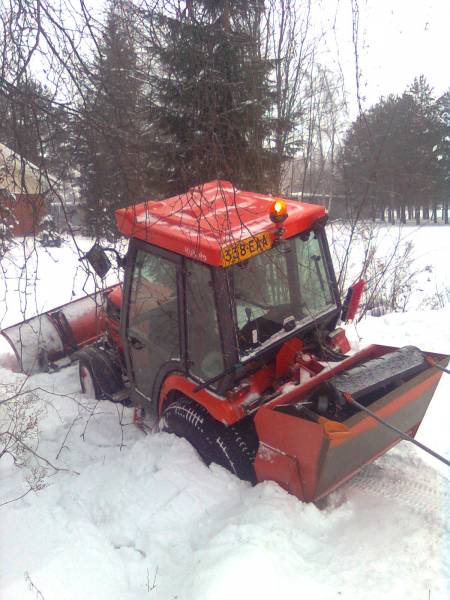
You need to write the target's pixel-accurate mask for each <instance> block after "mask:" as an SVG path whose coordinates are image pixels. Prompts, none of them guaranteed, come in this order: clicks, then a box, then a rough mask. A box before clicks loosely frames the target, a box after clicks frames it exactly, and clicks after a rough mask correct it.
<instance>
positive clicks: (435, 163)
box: [0, 0, 450, 237]
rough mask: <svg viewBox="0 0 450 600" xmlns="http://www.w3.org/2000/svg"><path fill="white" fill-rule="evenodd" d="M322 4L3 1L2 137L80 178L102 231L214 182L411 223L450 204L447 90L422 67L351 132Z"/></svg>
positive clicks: (280, 0) (95, 228)
mask: <svg viewBox="0 0 450 600" xmlns="http://www.w3.org/2000/svg"><path fill="white" fill-rule="evenodd" d="M312 9H313V3H312V0H245V1H244V0H215V1H212V0H186V1H184V2H181V1H178V0H109V1H108V2H107V3H106V5H105V6H104V8H103V9H102V11H100V12H96V11H93V10H89V8H88V7H87V6H86V4H85V2H84V1H83V0H79V2H77V1H75V2H71V3H70V5H69V4H68V3H67V0H40V2H39V3H36V2H35V0H21V2H20V3H19V4H17V5H16V4H15V3H10V4H9V5H8V6H6V5H4V6H3V8H1V9H0V34H1V37H0V39H1V40H2V43H3V47H2V52H1V53H0V141H1V142H2V143H4V144H6V145H7V146H8V147H9V148H11V149H13V150H15V151H16V152H18V153H19V154H20V155H21V156H23V157H24V158H25V159H27V160H30V161H31V162H33V163H34V164H35V165H37V166H38V167H39V168H40V169H42V170H43V172H46V173H50V174H52V175H54V176H55V177H57V178H59V179H62V180H64V181H66V182H70V183H72V185H73V187H74V189H75V190H76V192H77V193H78V194H79V196H80V197H81V198H82V200H83V202H84V205H85V207H86V212H87V224H88V226H89V232H90V233H91V234H94V235H97V236H103V235H106V236H108V237H113V236H114V232H115V224H114V210H115V209H116V208H117V207H122V206H127V205H130V204H132V203H135V202H136V201H139V200H142V199H144V198H154V199H157V198H161V197H164V196H167V195H170V194H176V193H178V192H181V191H184V190H186V189H187V188H188V187H190V186H192V185H195V184H198V183H201V182H204V181H208V180H211V179H214V178H222V179H226V180H231V181H232V182H233V183H234V184H235V185H237V186H239V187H241V188H248V189H253V190H256V191H268V192H273V193H292V192H296V193H297V194H298V193H300V195H301V194H302V193H304V194H305V198H306V199H308V200H310V199H311V195H314V194H318V195H320V194H322V195H323V196H326V197H327V198H329V199H330V200H329V202H331V199H333V209H332V212H335V211H336V212H337V213H339V214H343V213H344V212H345V213H346V214H349V213H350V214H351V215H353V216H355V215H356V217H376V218H384V219H389V218H390V219H392V218H393V215H394V211H396V212H398V215H399V216H398V218H399V219H400V220H403V221H404V220H405V219H406V218H407V217H410V216H411V214H414V215H415V216H416V215H419V213H418V209H419V208H420V209H422V210H425V211H428V216H430V215H431V216H432V215H435V216H436V215H437V211H438V207H442V206H444V207H445V214H446V215H447V214H448V210H447V207H448V183H449V182H448V172H449V161H450V159H449V155H450V152H449V96H448V94H447V95H445V96H444V97H442V98H438V99H435V98H434V97H433V94H432V91H431V90H430V88H429V86H428V85H427V83H426V81H425V80H424V78H420V79H419V80H417V81H416V82H414V85H413V86H412V87H411V88H410V89H408V90H407V91H406V92H405V93H404V94H403V95H402V96H400V97H394V96H392V97H391V96H390V97H388V98H386V99H382V100H380V102H379V103H378V104H377V105H375V106H374V107H372V108H371V109H370V110H369V111H367V112H366V113H362V114H360V116H359V117H358V119H357V120H356V121H355V122H354V123H353V124H352V125H351V127H350V129H348V131H347V132H346V133H345V129H346V127H345V122H346V110H345V101H344V94H343V91H342V85H341V84H342V82H341V81H340V79H339V77H338V76H336V75H335V74H333V73H330V71H329V70H327V69H325V68H324V67H323V66H322V65H320V64H319V63H318V62H317V60H316V56H317V54H318V53H317V49H318V47H319V45H320V44H322V40H321V39H320V37H317V36H316V33H315V29H314V28H313V27H312V25H311V23H312V19H311V11H312ZM0 179H1V173H0ZM1 187H2V185H1V181H0V188H1ZM61 201H63V198H61ZM433 211H434V212H433ZM426 215H427V212H425V216H426ZM417 218H418V217H417Z"/></svg>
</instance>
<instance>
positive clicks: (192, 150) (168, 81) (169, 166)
mask: <svg viewBox="0 0 450 600" xmlns="http://www.w3.org/2000/svg"><path fill="white" fill-rule="evenodd" d="M262 5H263V3H262V2H261V1H259V0H257V1H253V2H244V1H242V0H241V1H238V0H220V1H216V2H212V1H202V2H200V1H199V2H194V1H192V2H189V3H187V7H186V10H185V11H183V12H181V13H179V14H177V15H174V16H170V17H169V16H167V15H162V14H160V15H159V16H158V23H157V25H158V27H159V28H160V31H163V37H162V40H161V43H160V44H159V47H158V48H157V49H156V55H157V61H158V72H157V74H156V76H155V79H154V92H155V93H156V96H155V97H154V98H152V102H151V106H150V121H152V122H154V123H155V127H156V131H157V132H158V137H159V145H158V148H157V152H156V153H151V157H152V159H151V162H152V164H153V165H154V167H155V175H156V176H157V177H158V180H159V188H160V191H161V192H162V193H164V194H167V193H178V192H181V191H184V190H186V188H187V187H190V186H191V185H195V184H199V183H202V182H205V181H208V180H211V179H215V178H222V179H226V180H230V181H232V182H233V183H234V184H235V185H237V186H239V187H241V188H250V189H254V190H258V189H259V190H267V189H270V187H271V182H272V180H273V172H274V169H277V168H279V165H278V164H277V161H276V158H275V154H274V152H273V150H272V149H271V148H270V145H269V139H270V136H271V133H272V131H273V127H274V124H273V122H272V121H271V120H270V119H269V118H268V114H269V111H270V108H271V105H272V102H273V94H272V90H271V87H270V83H269V73H270V70H271V68H272V65H271V64H270V63H269V62H268V61H264V60H262V59H261V58H260V48H259V33H258V32H259V27H260V19H261V11H262Z"/></svg>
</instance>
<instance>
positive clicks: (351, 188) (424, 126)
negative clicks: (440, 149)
mask: <svg viewBox="0 0 450 600" xmlns="http://www.w3.org/2000/svg"><path fill="white" fill-rule="evenodd" d="M441 137H442V124H441V123H440V121H439V118H438V108H437V103H436V101H435V100H434V98H433V96H432V91H431V89H430V88H429V86H428V84H427V83H426V80H425V78H423V77H421V78H420V79H418V80H417V79H416V80H415V81H414V83H413V85H412V86H411V87H410V88H409V89H408V90H406V91H405V92H404V93H403V94H402V96H400V97H398V96H389V97H388V98H386V99H383V98H382V99H381V100H380V101H379V102H378V103H377V104H376V105H375V106H373V107H372V108H371V109H369V110H368V111H367V113H365V114H362V115H360V116H359V117H358V118H357V120H356V121H355V122H354V123H353V125H352V126H351V128H350V129H349V131H348V133H347V135H346V138H345V141H344V145H343V150H342V153H341V156H340V167H341V174H342V180H343V184H344V189H345V194H346V197H347V198H348V201H349V203H350V205H351V207H352V208H353V210H356V211H358V212H361V211H362V214H371V215H373V216H375V215H378V214H383V213H384V209H385V207H388V209H389V210H392V209H397V210H398V212H399V214H400V218H401V220H402V221H405V220H406V214H407V209H408V208H409V209H411V207H420V206H426V207H428V206H432V207H435V206H436V205H437V203H438V202H441V201H442V198H443V195H444V178H445V176H444V169H443V165H442V164H440V163H439V161H438V160H437V157H436V154H435V152H434V151H433V148H435V146H436V145H437V144H438V142H439V140H440V139H441ZM410 213H412V210H410Z"/></svg>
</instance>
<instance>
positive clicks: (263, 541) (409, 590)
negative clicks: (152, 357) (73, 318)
mask: <svg viewBox="0 0 450 600" xmlns="http://www.w3.org/2000/svg"><path fill="white" fill-rule="evenodd" d="M408 235H412V236H413V240H414V241H415V242H416V248H417V247H418V244H420V252H421V253H422V258H423V260H424V262H425V263H426V264H428V262H429V263H430V264H432V265H433V271H432V274H433V275H435V276H436V278H437V280H438V281H439V282H440V283H439V285H441V284H443V285H444V286H447V288H450V273H449V267H448V263H447V261H448V256H450V229H449V228H443V227H440V228H433V227H430V228H422V229H421V230H420V231H419V232H418V233H417V232H416V235H415V236H414V235H413V234H412V233H411V232H410V231H408ZM416 240H417V241H416ZM79 243H80V246H82V247H83V251H84V250H86V249H87V248H88V246H89V243H88V240H81V241H79ZM19 250H20V248H19V249H16V251H17V252H18V251H19ZM35 259H36V257H33V258H31V259H30V261H31V260H35ZM419 260H420V257H419ZM77 266H78V262H77V255H76V253H74V251H73V247H72V246H69V245H65V246H63V247H62V248H61V249H57V248H55V249H50V250H49V251H48V252H47V251H45V250H41V249H39V252H38V263H37V270H36V271H35V274H33V272H32V273H30V277H29V279H28V281H30V282H31V283H30V286H29V288H28V291H29V293H30V296H29V297H28V306H27V308H28V310H29V311H31V312H29V313H27V316H30V315H31V314H32V312H33V310H34V308H37V309H39V310H41V309H42V308H43V307H45V308H51V307H52V306H55V305H58V304H61V303H64V302H67V301H69V300H70V297H71V295H72V290H73V292H74V295H79V294H80V285H81V286H82V285H83V282H84V279H85V277H86V276H85V275H84V274H82V273H81V272H80V271H79V272H78V279H77V278H75V277H74V275H75V272H76V268H77ZM8 268H9V274H10V275H9V276H10V277H11V279H8V280H7V283H8V289H7V292H6V296H7V300H8V304H7V313H6V316H5V317H4V320H3V322H2V326H5V325H6V324H11V323H13V322H15V321H17V320H19V319H21V318H22V317H21V313H22V312H23V311H22V308H23V307H24V305H23V299H24V298H23V294H22V295H20V294H19V293H18V292H17V288H18V286H17V283H16V281H15V279H14V277H13V274H14V269H15V268H16V267H13V265H12V263H9V266H8ZM16 274H17V273H16ZM74 282H75V283H74ZM35 283H36V285H35ZM427 283H429V284H430V289H431V288H432V287H433V286H434V284H435V282H434V281H430V282H427ZM21 285H22V286H23V285H24V284H23V283H22V284H21ZM88 285H91V284H88ZM85 287H86V286H85ZM20 289H22V291H24V288H23V287H22V288H20ZM88 291H91V289H89V290H88ZM0 298H2V292H1V291H0ZM20 302H22V304H20ZM0 310H1V308H0ZM449 323H450V307H449V306H448V305H447V306H446V307H445V308H442V309H440V310H439V311H430V310H428V311H425V310H421V311H416V312H414V313H401V314H394V315H385V316H383V317H379V318H375V317H369V318H367V319H365V320H364V321H362V322H361V323H360V324H359V325H358V326H357V328H356V329H355V328H351V330H350V331H349V334H350V335H351V337H352V338H353V340H354V341H355V343H357V344H360V345H365V344H366V343H369V342H370V341H375V342H377V341H378V342H380V341H382V342H383V343H391V344H393V345H404V344H407V343H408V344H409V343H413V344H414V345H418V346H420V347H423V348H424V349H427V350H435V351H438V352H448V353H450V331H449ZM22 384H23V389H22V391H23V390H25V389H28V390H34V391H32V392H30V394H31V395H32V397H30V398H29V401H30V403H31V405H32V406H35V407H36V410H38V411H39V412H40V413H41V415H40V418H39V445H38V447H37V451H38V453H39V455H40V456H42V457H44V458H45V459H46V460H47V461H49V463H51V465H53V466H54V467H57V468H58V469H60V470H59V471H55V470H54V469H53V467H52V466H51V465H50V464H45V463H44V466H45V467H46V471H47V473H46V475H45V476H44V478H43V479H42V481H43V482H45V484H46V485H45V487H43V489H41V490H40V491H39V492H38V493H35V492H30V493H28V494H26V495H25V496H24V497H23V498H22V499H20V500H17V501H15V502H10V503H8V504H5V505H3V506H0V597H1V598H2V600H3V599H5V600H26V599H27V598H30V599H33V598H40V599H41V600H42V598H44V599H45V600H54V599H55V600H56V599H57V600H61V599H64V600H85V599H87V598H89V599H91V598H92V599H93V600H103V599H105V600H116V599H117V600H119V599H120V600H141V599H142V600H143V599H144V598H154V599H156V600H175V599H176V600H221V599H225V598H227V599H229V598H233V599H236V600H241V599H242V600H243V599H245V600H248V599H249V598H250V599H252V598H255V599H258V600H265V599H270V600H273V598H280V599H283V600H291V599H292V600H294V599H295V600H299V599H301V598H304V597H305V598H306V597H314V598H317V599H318V600H328V599H341V598H342V599H347V600H356V599H358V600H365V599H371V600H372V599H373V600H384V599H392V600H394V599H395V600H399V599H400V600H401V599H403V598H404V599H408V600H416V599H417V600H447V598H448V597H449V592H450V589H449V581H450V577H449V576H450V564H449V563H450V561H449V557H450V542H449V540H450V513H449V510H450V486H449V479H450V478H449V474H448V471H447V470H446V469H445V468H441V465H440V464H439V463H437V461H435V460H434V459H432V458H431V457H428V456H427V455H424V454H423V453H421V451H420V450H418V449H416V448H415V447H411V446H410V445H408V444H406V443H401V444H399V445H398V446H397V447H396V448H394V449H393V450H391V451H390V452H389V453H388V454H386V455H385V456H384V457H382V458H381V459H379V460H378V461H377V462H376V463H374V464H373V465H370V466H369V467H367V468H365V469H364V470H363V471H362V472H361V474H360V475H358V476H357V477H355V478H354V479H353V480H352V481H351V482H349V483H348V484H346V485H344V486H342V487H341V488H340V489H339V490H338V491H337V492H335V493H334V494H332V495H331V496H330V497H329V498H328V501H327V502H326V504H325V506H324V507H321V509H319V508H317V507H316V506H314V505H312V504H304V503H301V502H299V501H298V500H296V499H295V498H294V497H292V496H290V495H289V494H287V493H286V492H284V491H283V490H281V489H280V488H279V487H278V486H277V485H276V484H274V483H270V482H267V483H264V484H259V485H257V486H255V487H251V486H250V484H247V483H245V482H242V481H240V480H238V479H236V478H235V477H233V476H232V475H231V474H230V473H228V472H227V471H225V470H224V469H222V468H220V467H218V466H216V465H212V466H211V467H209V468H208V467H206V466H205V465H204V464H203V463H202V462H201V461H200V459H199V458H198V456H197V455H196V453H195V451H194V450H193V449H192V448H191V447H190V446H189V444H188V443H187V442H185V441H183V440H181V439H178V438H176V437H175V436H172V435H168V434H164V433H158V434H149V435H145V434H144V433H143V432H142V431H141V430H139V429H137V428H135V427H134V426H133V425H132V424H131V420H132V415H131V410H130V409H126V408H125V409H124V408H122V407H118V406H117V405H113V404H111V403H108V402H102V403H96V402H95V401H94V400H92V399H90V398H86V397H85V396H84V395H83V394H81V393H80V387H79V382H78V377H77V371H76V368H75V367H71V368H69V369H65V370H63V371H61V372H59V373H56V374H53V375H49V374H36V375H33V376H32V377H30V378H29V379H28V380H25V377H24V376H23V375H19V374H14V373H12V372H10V371H6V370H4V369H2V370H0V400H1V398H2V397H3V398H5V397H8V396H9V395H10V394H11V393H12V392H13V391H17V390H18V389H19V387H20V386H21V385H22ZM20 398H21V399H23V402H26V401H27V397H26V396H25V397H24V396H20ZM449 401H450V377H449V376H448V375H446V374H444V375H443V377H442V380H441V383H440V385H439V387H438V389H437V391H436V394H435V397H434V399H433V402H432V404H431V406H430V409H429V411H428V413H427V416H426V418H425V420H424V422H423V424H422V426H421V429H420V431H419V434H418V436H419V439H420V440H421V441H422V442H424V443H426V444H429V445H430V446H432V447H433V448H434V449H435V450H437V451H438V452H441V453H443V454H446V455H447V456H448V457H450V439H449V435H448V431H449V426H448V423H449V422H450V404H449ZM0 406H1V409H4V407H5V405H0ZM3 417H4V413H3ZM30 429H31V425H30ZM35 444H36V441H34V440H33V439H32V435H31V434H30V445H33V447H36V446H35ZM42 464H43V463H42V461H41V465H42ZM40 475H41V476H42V475H44V474H43V473H39V472H35V471H33V462H32V461H31V462H29V463H26V464H25V465H24V466H23V467H22V468H17V467H16V466H15V465H14V464H13V462H12V460H11V459H10V457H9V456H3V457H2V458H1V460H0V481H1V487H0V504H1V503H3V502H6V501H8V500H11V499H14V498H16V497H19V496H21V495H22V494H24V493H25V492H26V491H27V489H28V484H27V481H26V479H25V478H26V477H27V476H28V478H30V477H33V476H34V477H35V480H36V478H38V479H39V476H40Z"/></svg>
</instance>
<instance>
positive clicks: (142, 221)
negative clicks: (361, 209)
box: [117, 181, 340, 402]
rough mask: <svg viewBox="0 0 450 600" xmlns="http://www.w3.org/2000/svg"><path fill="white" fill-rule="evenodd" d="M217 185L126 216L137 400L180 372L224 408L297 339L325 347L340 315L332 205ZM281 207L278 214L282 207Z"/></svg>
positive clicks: (127, 328) (125, 317)
mask: <svg viewBox="0 0 450 600" xmlns="http://www.w3.org/2000/svg"><path fill="white" fill-rule="evenodd" d="M274 203H275V204H276V203H277V200H275V199H274V198H273V197H271V196H264V195H260V194H250V193H247V192H240V191H238V190H236V189H235V188H233V186H232V185H231V184H229V183H227V182H220V181H216V182H212V183H210V184H206V185H204V186H202V187H201V188H194V189H192V190H190V191H189V192H188V193H187V194H184V195H181V196H177V197H175V198H172V199H169V200H164V201H163V202H147V203H144V204H141V205H138V206H135V207H133V208H132V209H123V210H119V211H118V213H117V221H118V225H119V228H120V229H121V231H122V232H123V233H125V234H127V235H130V236H131V241H130V246H129V251H128V255H127V275H126V279H125V286H124V300H123V310H122V325H121V327H122V338H123V340H124V347H125V359H126V361H127V370H128V372H129V373H131V374H132V379H131V380H132V394H133V396H134V400H141V401H144V402H146V401H147V402H151V399H154V398H159V396H160V392H161V387H162V386H163V384H164V382H165V381H166V380H167V377H168V376H169V375H170V374H175V373H178V374H182V375H183V376H184V377H186V378H188V379H189V380H191V381H192V382H195V384H196V385H197V387H199V388H200V389H202V388H207V389H209V390H210V391H212V392H214V393H215V394H217V395H218V396H219V397H221V398H222V399H224V397H225V396H226V393H227V391H228V390H230V389H231V388H233V386H235V385H236V384H237V383H238V381H239V380H240V379H242V378H243V377H244V376H246V375H248V374H249V373H251V372H252V371H254V370H257V369H260V367H261V364H263V363H264V364H266V363H270V361H273V360H275V356H276V354H277V352H278V350H279V349H280V348H281V346H282V345H283V344H284V343H285V342H286V341H287V340H289V339H291V338H294V337H296V338H301V339H303V340H309V341H310V342H311V343H312V341H313V340H314V339H319V338H320V339H322V338H323V337H324V332H325V334H326V333H329V332H330V331H331V330H332V329H333V328H334V326H335V324H336V321H337V319H338V315H339V311H340V306H339V301H338V296H337V292H336V284H335V281H334V276H333V270H332V267H331V263H330V256H329V252H328V247H327V243H326V238H325V236H324V233H323V226H324V215H325V211H324V209H323V207H320V206H313V205H305V204H301V203H298V202H294V201H283V202H281V201H278V204H280V206H281V209H282V210H283V211H284V214H283V215H282V216H281V218H280V216H279V215H277V214H274ZM275 208H276V207H275Z"/></svg>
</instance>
